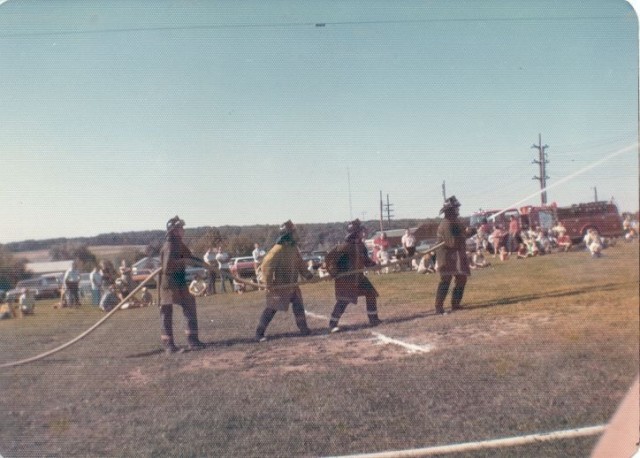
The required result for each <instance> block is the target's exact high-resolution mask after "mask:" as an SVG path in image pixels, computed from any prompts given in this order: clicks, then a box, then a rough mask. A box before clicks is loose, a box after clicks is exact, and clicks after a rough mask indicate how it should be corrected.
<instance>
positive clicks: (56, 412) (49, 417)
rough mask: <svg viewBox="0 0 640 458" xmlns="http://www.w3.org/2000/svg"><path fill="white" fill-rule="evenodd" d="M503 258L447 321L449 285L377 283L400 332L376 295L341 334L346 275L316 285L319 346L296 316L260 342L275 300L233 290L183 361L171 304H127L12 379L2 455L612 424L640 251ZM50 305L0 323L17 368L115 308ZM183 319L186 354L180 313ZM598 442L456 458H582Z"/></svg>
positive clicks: (432, 437)
mask: <svg viewBox="0 0 640 458" xmlns="http://www.w3.org/2000/svg"><path fill="white" fill-rule="evenodd" d="M490 260H491V261H493V266H492V267H491V268H488V269H482V270H476V271H474V272H473V275H472V277H471V279H470V281H469V283H468V287H467V291H466V294H465V299H464V301H463V303H464V304H465V306H466V308H465V310H463V311H460V312H456V313H453V314H449V315H445V316H436V315H434V314H433V297H434V291H435V287H436V283H437V277H436V276H433V275H430V276H421V275H417V274H415V273H408V272H407V273H396V274H389V275H371V276H370V278H371V279H372V281H373V283H374V284H375V286H376V287H377V288H378V290H379V292H380V300H379V310H380V316H381V318H382V319H384V320H385V322H384V323H383V324H382V325H381V326H379V327H377V328H369V327H368V326H367V324H366V323H367V320H366V316H365V312H364V305H363V304H362V303H359V304H358V305H357V306H353V305H351V306H349V308H348V309H347V312H346V314H345V315H344V317H343V319H342V321H341V327H342V329H343V332H340V333H337V334H333V335H328V334H327V329H326V327H327V324H328V319H327V317H328V316H329V314H330V313H331V309H332V307H333V303H334V299H333V289H332V283H330V282H325V283H319V284H313V285H306V286H304V287H303V295H304V297H305V304H306V307H307V310H308V312H309V317H308V321H309V325H310V327H311V328H312V329H313V330H314V332H313V334H312V335H311V336H308V337H300V336H298V335H297V328H296V327H295V324H294V320H293V316H292V314H291V313H290V312H288V313H283V312H279V313H278V314H277V315H276V318H275V319H274V321H273V322H272V324H271V326H270V327H269V329H268V331H267V335H268V336H269V337H270V339H269V340H268V341H267V342H265V343H260V344H258V343H255V342H254V341H253V334H254V330H255V326H256V324H257V320H258V317H259V315H260V313H261V311H262V309H263V307H264V296H263V293H262V292H253V293H246V294H243V295H235V294H219V295H216V296H212V297H208V298H203V299H199V301H198V317H199V322H200V333H201V339H202V340H203V341H205V342H206V343H207V344H208V345H207V348H205V349H204V350H202V351H199V352H188V353H182V354H176V355H172V356H169V357H167V356H165V355H164V354H163V353H162V352H161V350H160V340H159V334H160V332H159V327H160V323H159V316H158V311H157V309H156V308H155V307H150V308H144V309H135V310H126V311H122V312H118V313H116V314H115V315H114V316H113V317H112V318H111V319H110V320H109V321H107V322H106V323H105V324H104V325H103V326H102V327H100V328H98V329H97V330H96V331H95V332H94V333H92V334H90V335H89V336H88V337H86V338H85V339H83V340H82V341H80V342H79V343H77V344H75V345H73V346H71V347H69V348H67V349H66V350H64V351H62V352H60V353H57V354H55V355H53V356H51V357H49V358H46V359H44V360H41V361H38V362H35V363H32V364H28V365H24V366H18V367H12V368H4V369H0V388H1V391H2V397H1V400H0V409H1V410H2V412H3V414H2V416H1V417H0V418H1V419H0V454H2V455H3V456H12V457H13V456H61V457H62V456H64V457H67V456H233V457H240V456H242V457H249V456H283V457H288V456H327V455H345V454H353V453H365V452H368V453H370V452H379V451H386V450H400V449H408V448H416V447H427V446H432V445H445V444H452V443H461V442H469V441H480V440H488V439H495V438H502V437H509V436H520V435H527V434H533V433H540V432H549V431H557V430H565V429H571V428H580V427H584V426H594V425H601V424H604V423H606V422H607V421H608V419H609V418H610V416H611V415H612V414H613V412H614V411H615V409H616V406H617V405H618V403H619V402H620V400H621V399H622V398H623V397H624V395H625V393H626V391H627V388H628V387H629V386H630V385H631V383H632V381H633V380H634V378H635V377H636V375H637V374H638V364H639V361H638V354H639V349H638V338H639V336H638V333H639V331H638V330H639V322H638V321H639V320H638V318H639V312H638V302H639V298H638V245H637V244H618V245H617V246H615V247H612V248H610V249H608V250H606V251H605V252H604V257H602V258H601V259H591V258H590V257H589V255H588V254H587V253H585V252H583V251H575V252H570V253H559V254H554V255H549V256H544V257H540V258H534V259H528V260H510V261H508V262H505V263H501V262H500V261H497V260H495V259H490ZM361 301H363V300H362V299H361ZM47 304H50V302H49V303H48V302H45V301H42V302H39V303H38V307H37V309H36V315H35V316H33V317H28V318H24V319H15V320H6V321H1V322H0V348H2V355H0V364H1V363H5V362H9V361H13V360H18V359H21V358H25V357H30V356H33V355H36V354H38V353H40V352H42V351H45V350H48V349H51V348H54V347H56V346H58V345H60V344H62V343H64V342H66V341H68V340H69V339H71V338H73V337H75V336H76V335H78V334H79V333H80V332H82V331H84V330H85V329H86V328H88V327H89V326H90V325H92V324H93V323H95V322H96V321H97V320H98V319H99V318H101V317H102V316H103V314H102V312H100V311H98V310H96V309H95V308H92V307H89V306H83V307H81V308H79V309H73V310H70V309H63V310H53V309H52V308H51V307H50V306H48V305H47ZM174 327H175V329H176V336H177V343H178V344H179V345H184V343H185V342H184V340H185V339H184V337H183V335H182V329H183V327H184V323H183V320H182V315H181V313H180V311H179V310H176V311H175V312H174ZM385 338H387V339H386V340H385ZM388 339H394V340H388ZM385 342H386V343H385ZM401 343H403V344H408V345H409V347H407V346H402V345H401ZM411 345H412V346H411ZM597 438H598V437H597V436H591V437H586V438H579V439H566V440H558V441H553V442H547V443H538V444H534V445H528V446H519V447H514V448H503V449H493V450H488V451H481V452H470V453H466V454H460V455H456V456H464V457H481V456H491V457H494V456H498V457H500V456H525V457H527V456H529V457H539V456H546V457H553V456H557V457H567V456H576V457H583V456H588V454H589V451H590V450H591V449H592V447H593V446H594V444H595V442H596V441H597Z"/></svg>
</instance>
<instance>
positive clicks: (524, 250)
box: [516, 238, 535, 259]
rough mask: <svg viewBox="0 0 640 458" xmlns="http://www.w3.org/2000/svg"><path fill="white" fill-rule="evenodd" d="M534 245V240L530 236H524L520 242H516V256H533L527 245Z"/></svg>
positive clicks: (519, 257) (523, 257)
mask: <svg viewBox="0 0 640 458" xmlns="http://www.w3.org/2000/svg"><path fill="white" fill-rule="evenodd" d="M530 246H535V241H534V240H533V239H530V238H525V239H524V240H523V241H522V242H521V243H519V244H518V251H516V256H517V258H518V259H526V258H528V257H529V256H533V255H532V254H530V251H529V247H530Z"/></svg>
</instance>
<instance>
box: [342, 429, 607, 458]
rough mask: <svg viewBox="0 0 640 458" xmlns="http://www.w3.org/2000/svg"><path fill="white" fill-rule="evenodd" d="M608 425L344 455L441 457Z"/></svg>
mask: <svg viewBox="0 0 640 458" xmlns="http://www.w3.org/2000/svg"><path fill="white" fill-rule="evenodd" d="M605 429H606V425H598V426H586V427H584V428H577V429H566V430H563V431H553V432H549V433H539V434H530V435H527V436H515V437H505V438H502V439H492V440H486V441H479V442H466V443H462V444H451V445H438V446H435V447H425V448H414V449H408V450H392V451H387V452H379V453H363V454H358V455H344V456H343V458H346V457H349V458H409V457H416V456H429V455H439V454H445V453H459V452H470V451H474V450H481V449H487V448H498V447H513V446H516V445H526V444H533V443H537V442H548V441H552V440H558V439H571V438H574V437H583V436H594V435H596V434H601V433H602V432H603V431H604V430H605Z"/></svg>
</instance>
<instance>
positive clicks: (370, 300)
mask: <svg viewBox="0 0 640 458" xmlns="http://www.w3.org/2000/svg"><path fill="white" fill-rule="evenodd" d="M367 316H368V317H369V324H370V325H371V326H378V325H379V324H380V323H382V320H381V319H380V318H378V307H377V305H376V298H375V296H373V297H367Z"/></svg>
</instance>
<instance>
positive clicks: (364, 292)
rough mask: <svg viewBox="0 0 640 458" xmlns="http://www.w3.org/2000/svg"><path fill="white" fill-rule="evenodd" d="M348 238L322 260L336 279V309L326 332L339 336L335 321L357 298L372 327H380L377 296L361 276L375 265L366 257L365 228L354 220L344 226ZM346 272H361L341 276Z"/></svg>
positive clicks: (363, 276) (364, 277) (369, 283)
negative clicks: (363, 240) (335, 333)
mask: <svg viewBox="0 0 640 458" xmlns="http://www.w3.org/2000/svg"><path fill="white" fill-rule="evenodd" d="M347 233H348V234H347V236H346V238H345V241H344V243H342V244H340V245H338V246H337V247H335V248H334V249H332V250H331V251H330V252H329V253H328V254H327V256H326V258H325V263H326V265H327V270H328V271H329V273H330V274H331V275H332V276H334V277H337V278H336V279H335V293H336V301H337V302H336V305H335V307H334V308H333V312H332V313H331V320H330V321H329V331H330V332H332V333H333V332H338V331H339V328H338V321H339V320H340V317H341V316H342V314H343V313H344V311H345V309H346V308H347V305H349V304H356V303H357V302H358V297H359V296H364V297H365V298H366V304H367V315H368V317H369V323H370V324H371V326H377V325H378V324H380V323H381V321H380V318H378V309H377V304H376V302H377V299H376V298H377V297H378V292H377V291H376V289H375V288H374V286H373V285H372V284H371V282H370V281H369V279H368V278H367V277H366V276H365V275H364V273H363V272H362V270H363V269H364V268H366V267H373V266H375V265H376V263H375V262H373V261H372V260H371V258H370V257H369V254H368V253H367V248H366V246H365V245H364V243H363V242H362V239H363V237H364V235H365V228H364V227H362V226H361V224H360V220H358V219H356V220H354V221H352V222H350V223H349V225H348V226H347ZM349 271H360V272H356V273H353V274H347V275H341V274H344V273H345V272H349Z"/></svg>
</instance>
